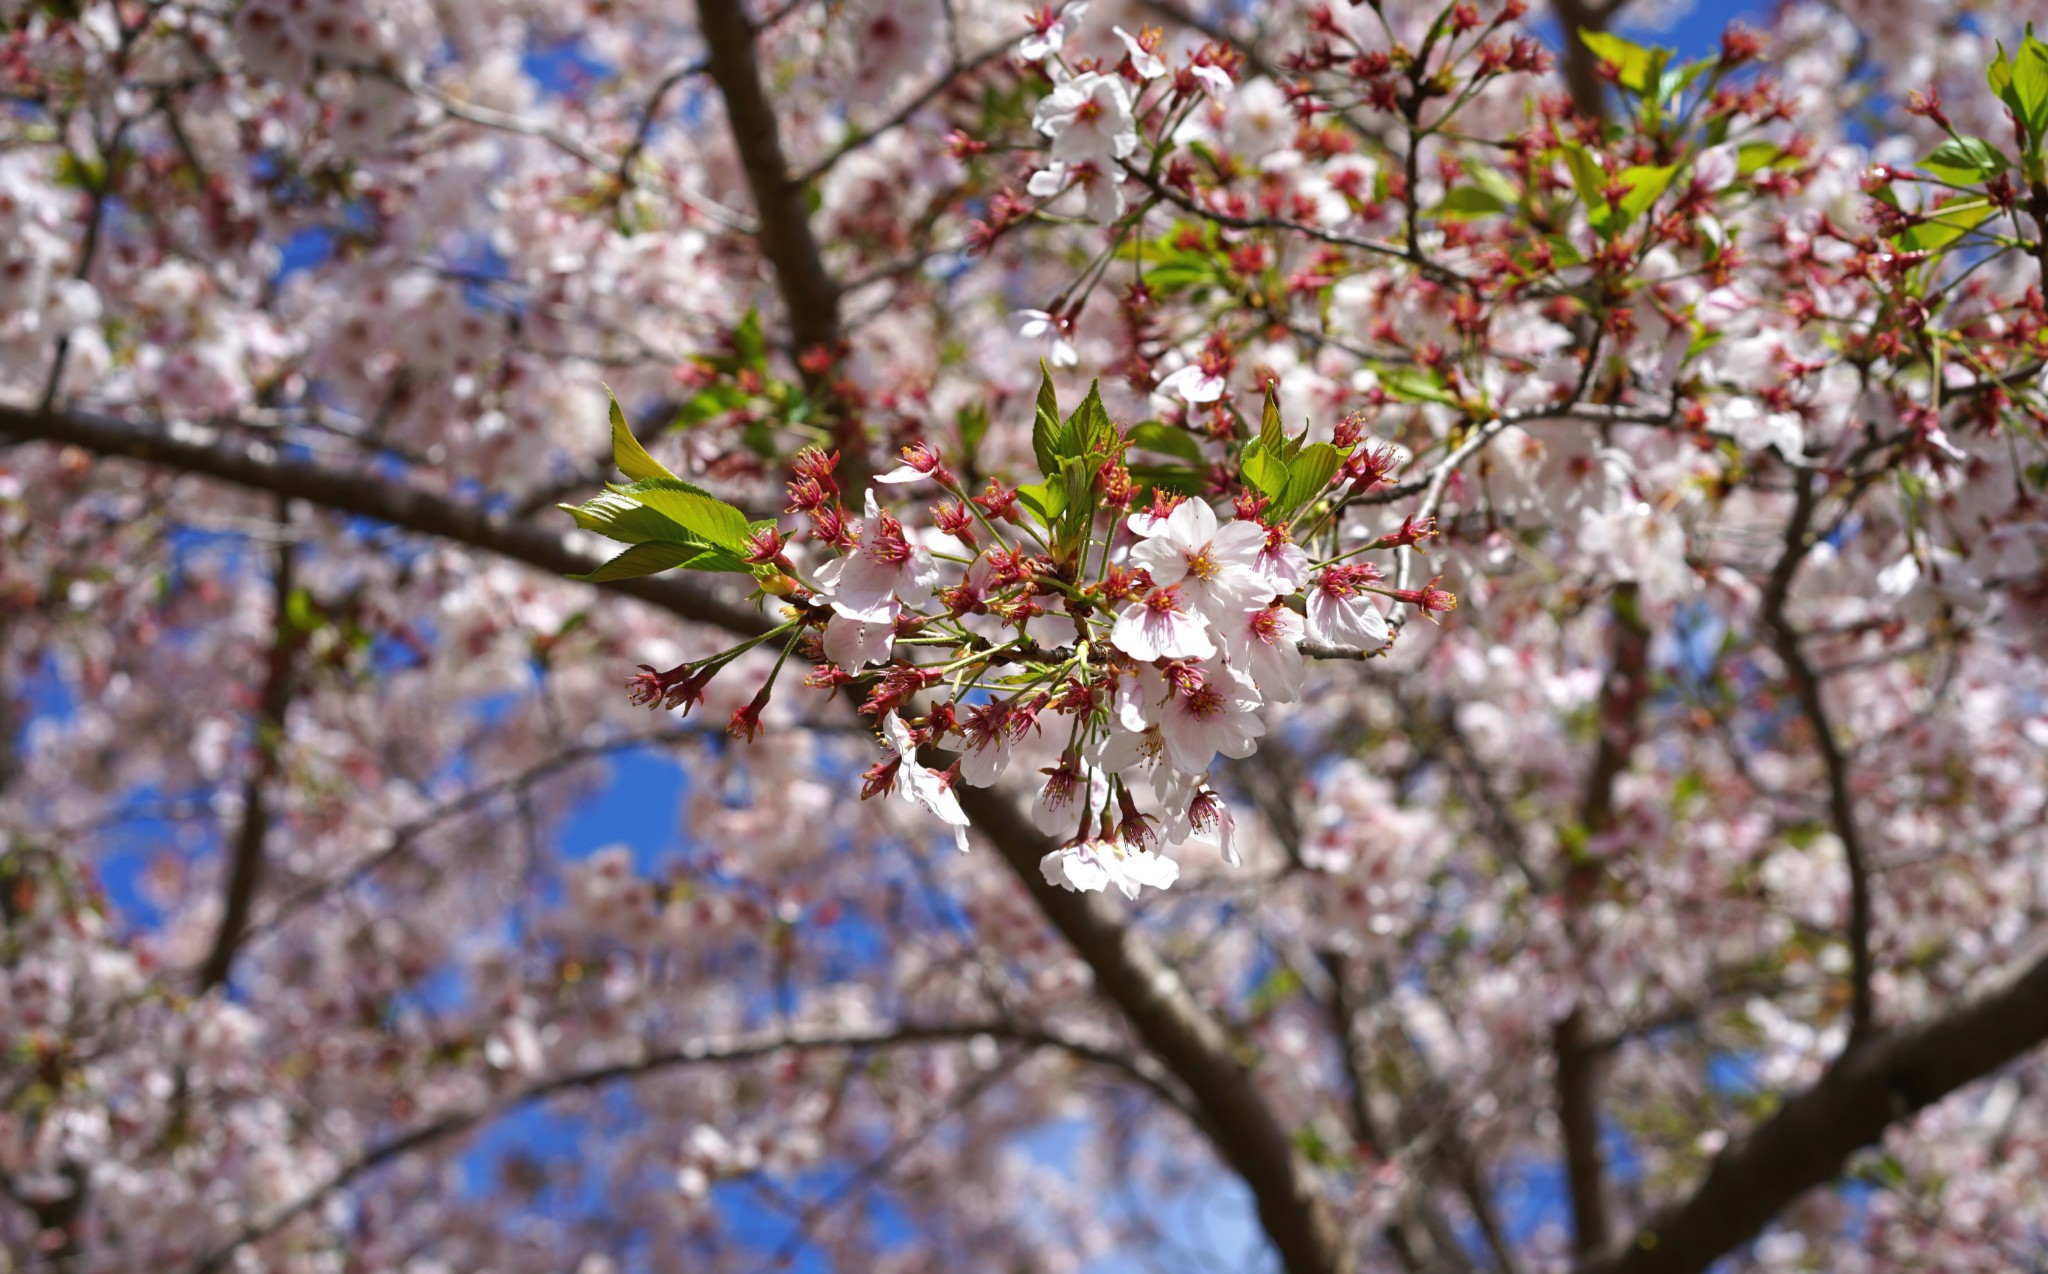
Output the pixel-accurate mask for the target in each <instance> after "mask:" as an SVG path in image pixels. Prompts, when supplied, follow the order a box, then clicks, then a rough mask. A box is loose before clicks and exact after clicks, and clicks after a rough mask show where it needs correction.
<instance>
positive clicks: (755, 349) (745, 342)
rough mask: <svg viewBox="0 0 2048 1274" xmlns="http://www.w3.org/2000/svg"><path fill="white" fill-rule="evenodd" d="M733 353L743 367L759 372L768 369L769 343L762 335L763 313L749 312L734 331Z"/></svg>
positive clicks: (757, 311)
mask: <svg viewBox="0 0 2048 1274" xmlns="http://www.w3.org/2000/svg"><path fill="white" fill-rule="evenodd" d="M732 352H733V353H734V354H735V355H737V356H738V358H739V363H740V366H742V367H751V368H753V369H754V370H755V371H757V372H758V371H765V370H766V369H767V367H768V341H767V339H766V338H765V337H763V336H762V335H761V311H759V310H748V311H747V313H746V317H744V318H742V319H741V320H740V325H739V326H738V327H735V328H734V329H732Z"/></svg>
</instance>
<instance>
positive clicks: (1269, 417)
mask: <svg viewBox="0 0 2048 1274" xmlns="http://www.w3.org/2000/svg"><path fill="white" fill-rule="evenodd" d="M1259 445H1260V446H1261V447H1263V448H1264V449H1265V450H1267V451H1269V452H1271V453H1273V454H1274V455H1276V456H1277V455H1281V454H1282V453H1283V452H1284V451H1285V449H1286V447H1287V430H1286V429H1285V428H1283V427H1282V426H1281V424H1280V395H1279V394H1278V393H1276V392H1274V390H1273V388H1272V386H1270V385H1269V386H1267V387H1266V407H1265V410H1264V411H1262V412H1260V413H1259Z"/></svg>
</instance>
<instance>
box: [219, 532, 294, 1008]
mask: <svg viewBox="0 0 2048 1274" xmlns="http://www.w3.org/2000/svg"><path fill="white" fill-rule="evenodd" d="M277 512H278V521H279V522H280V523H289V522H290V520H291V502H290V501H289V500H286V499H282V498H281V499H279V501H278V510H277ZM297 558H298V547H297V546H296V545H294V544H293V543H292V541H291V538H290V537H289V536H286V537H283V538H281V539H280V540H279V541H278V545H277V569H276V573H275V575H274V577H273V580H272V586H271V592H272V594H273V596H274V597H275V598H276V612H277V613H276V615H275V617H274V618H273V620H272V622H273V623H274V624H275V625H276V628H277V632H276V635H275V636H274V637H273V638H272V639H271V644H270V655H269V658H268V659H267V660H266V665H267V666H266V668H265V671H264V676H263V691H262V694H261V695H260V696H259V698H258V700H257V707H256V719H255V722H254V728H255V731H256V758H255V763H254V764H253V765H252V766H251V767H250V769H249V777H248V780H247V781H246V782H245V783H244V784H243V785H242V823H241V827H240V828H239V829H238V830H237V831H236V833H235V853H234V858H233V859H232V860H231V861H230V863H229V866H228V870H227V871H226V872H225V873H224V874H223V877H222V881H221V889H222V897H221V909H220V928H219V929H217V930H216V931H215V932H214V937H213V948H212V950H211V951H209V952H208V953H207V956H206V962H205V963H204V964H202V965H201V966H200V970H199V989H200V990H201V991H202V992H203V991H207V990H210V989H212V988H214V987H217V986H220V985H221V984H223V983H225V982H226V981H227V980H228V975H229V974H230V973H231V972H233V971H234V967H235V952H236V951H238V950H240V948H241V945H242V936H243V934H245V933H246V932H247V931H248V928H249V909H250V907H251V906H252V905H254V903H255V901H256V890H257V887H258V886H259V885H260V884H262V880H263V860H264V842H265V841H266V840H268V839H269V836H270V806H269V803H268V800H269V798H268V792H269V787H270V783H271V781H272V780H273V779H275V778H276V777H277V767H278V753H279V751H280V749H281V748H282V746H283V743H284V718H285V713H286V712H287V711H289V710H290V707H291V700H292V663H293V660H294V657H295V656H296V655H297V654H298V650H299V646H300V644H301V643H302V642H303V640H304V635H303V634H302V633H300V632H299V630H298V626H297V625H296V624H294V623H293V622H292V616H291V596H292V589H293V587H294V585H293V574H294V571H293V567H294V566H295V564H296V562H297Z"/></svg>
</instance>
